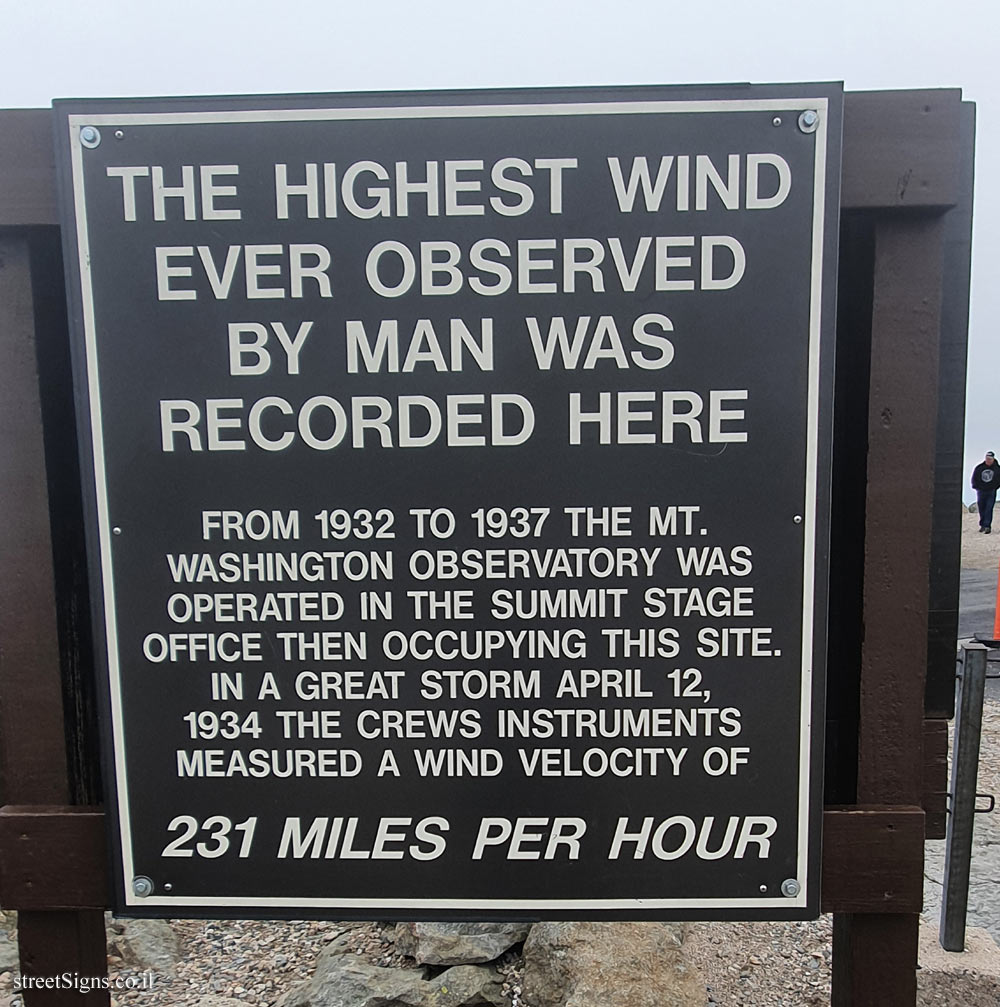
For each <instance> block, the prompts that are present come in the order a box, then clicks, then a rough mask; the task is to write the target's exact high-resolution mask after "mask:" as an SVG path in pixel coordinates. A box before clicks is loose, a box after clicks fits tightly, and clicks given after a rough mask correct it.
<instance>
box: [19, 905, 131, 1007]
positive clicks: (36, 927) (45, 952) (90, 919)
mask: <svg viewBox="0 0 1000 1007" xmlns="http://www.w3.org/2000/svg"><path fill="white" fill-rule="evenodd" d="M18 936H19V938H20V942H21V975H23V976H38V977H40V978H43V979H47V978H49V977H54V976H61V975H63V973H66V972H70V973H72V972H76V973H78V974H79V975H81V976H86V977H87V978H90V977H94V978H101V977H103V976H106V975H107V973H108V948H107V944H106V942H105V936H104V913H103V912H101V910H99V909H91V910H89V911H85V912H72V913H69V912H47V913H21V914H20V915H19V917H18ZM110 996H111V995H110V993H109V992H108V991H107V990H102V989H95V990H90V991H89V992H88V993H86V994H83V993H80V992H79V991H78V990H75V989H72V988H70V989H41V990H26V991H25V993H24V1002H25V1005H26V1007H108V1004H110V1002H111V1001H110Z"/></svg>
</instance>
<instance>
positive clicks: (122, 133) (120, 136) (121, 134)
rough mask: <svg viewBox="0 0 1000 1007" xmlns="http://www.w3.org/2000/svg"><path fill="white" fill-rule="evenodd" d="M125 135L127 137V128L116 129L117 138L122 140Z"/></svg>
mask: <svg viewBox="0 0 1000 1007" xmlns="http://www.w3.org/2000/svg"><path fill="white" fill-rule="evenodd" d="M124 137H125V130H123V129H116V130H115V139H116V140H122V139H124Z"/></svg>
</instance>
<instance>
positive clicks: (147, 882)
mask: <svg viewBox="0 0 1000 1007" xmlns="http://www.w3.org/2000/svg"><path fill="white" fill-rule="evenodd" d="M132 894H133V895H137V896H138V897H139V898H140V899H145V898H148V897H149V896H150V895H152V894H153V882H152V880H151V879H150V878H147V877H145V876H143V875H140V876H139V877H137V878H133V879H132Z"/></svg>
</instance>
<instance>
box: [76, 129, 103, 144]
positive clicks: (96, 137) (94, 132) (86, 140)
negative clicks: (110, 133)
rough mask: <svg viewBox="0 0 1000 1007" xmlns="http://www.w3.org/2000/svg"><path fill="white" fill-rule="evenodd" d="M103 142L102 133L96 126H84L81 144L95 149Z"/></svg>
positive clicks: (81, 132)
mask: <svg viewBox="0 0 1000 1007" xmlns="http://www.w3.org/2000/svg"><path fill="white" fill-rule="evenodd" d="M100 142H101V131H100V130H99V129H98V128H97V127H96V126H84V127H83V128H82V129H81V130H80V143H82V144H83V145H84V147H90V148H91V149H93V148H94V147H96V146H97V145H98V144H99V143H100Z"/></svg>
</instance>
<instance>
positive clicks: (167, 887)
mask: <svg viewBox="0 0 1000 1007" xmlns="http://www.w3.org/2000/svg"><path fill="white" fill-rule="evenodd" d="M163 890H164V891H165V892H172V891H173V890H174V886H173V885H172V884H171V883H170V882H169V881H168V882H167V883H166V884H165V885H164V886H163Z"/></svg>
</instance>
